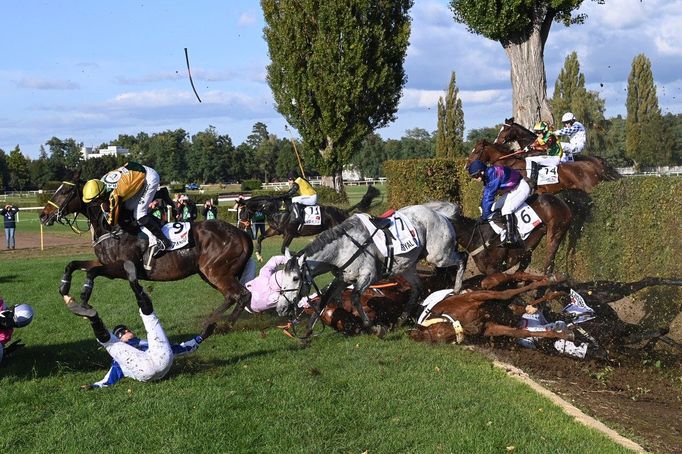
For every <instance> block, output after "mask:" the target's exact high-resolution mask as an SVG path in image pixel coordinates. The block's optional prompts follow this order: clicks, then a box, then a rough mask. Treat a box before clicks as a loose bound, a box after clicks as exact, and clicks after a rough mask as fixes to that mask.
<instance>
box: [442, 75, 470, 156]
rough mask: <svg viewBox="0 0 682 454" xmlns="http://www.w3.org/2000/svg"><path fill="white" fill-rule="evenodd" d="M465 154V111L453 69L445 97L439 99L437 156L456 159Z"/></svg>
mask: <svg viewBox="0 0 682 454" xmlns="http://www.w3.org/2000/svg"><path fill="white" fill-rule="evenodd" d="M464 154H465V151H464V111H463V110H462V99H461V98H460V97H459V89H458V88H457V76H456V75H455V72H454V71H453V72H452V75H451V76H450V84H449V85H448V93H447V95H446V96H445V99H443V97H442V96H441V97H440V98H439V99H438V130H437V131H436V157H437V158H445V159H454V158H455V157H457V156H463V155H464Z"/></svg>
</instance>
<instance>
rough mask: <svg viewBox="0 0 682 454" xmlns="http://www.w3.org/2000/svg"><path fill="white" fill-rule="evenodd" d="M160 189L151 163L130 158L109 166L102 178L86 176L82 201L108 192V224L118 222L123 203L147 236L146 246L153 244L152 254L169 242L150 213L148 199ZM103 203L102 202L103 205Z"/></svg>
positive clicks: (87, 201) (97, 198)
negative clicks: (108, 170) (130, 160)
mask: <svg viewBox="0 0 682 454" xmlns="http://www.w3.org/2000/svg"><path fill="white" fill-rule="evenodd" d="M158 189H159V174H158V173H156V170H154V169H152V168H151V167H147V166H143V165H141V164H138V163H136V162H129V163H127V164H125V165H124V166H123V167H119V168H118V169H115V170H112V171H111V172H109V173H107V174H106V175H104V176H103V177H102V179H101V180H97V179H94V180H89V181H88V182H87V183H85V186H83V202H85V203H90V202H92V201H93V200H100V201H102V202H104V201H105V199H106V198H107V196H108V199H109V200H108V202H109V203H108V210H105V211H108V213H109V215H108V216H107V221H108V222H109V224H110V225H115V224H117V223H118V217H119V210H120V208H121V205H122V204H123V205H124V206H125V207H126V208H127V209H129V210H130V211H132V213H133V217H134V218H135V219H136V220H137V222H138V224H139V225H140V227H141V229H142V230H143V231H144V232H145V233H146V234H147V236H148V237H149V243H148V245H149V247H150V248H151V247H155V250H154V256H156V255H158V254H159V253H160V252H162V251H164V250H166V249H168V248H170V247H171V246H172V243H171V242H170V240H169V239H168V238H166V236H165V235H164V234H163V232H162V231H161V223H160V222H159V220H158V219H157V218H155V217H154V216H153V215H152V214H149V213H148V211H149V203H150V202H151V201H152V200H153V199H154V195H155V194H156V191H157V190H158ZM105 206H106V204H103V207H105Z"/></svg>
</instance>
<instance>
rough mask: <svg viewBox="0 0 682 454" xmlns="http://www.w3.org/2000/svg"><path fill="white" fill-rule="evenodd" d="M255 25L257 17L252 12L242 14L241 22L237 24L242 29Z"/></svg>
mask: <svg viewBox="0 0 682 454" xmlns="http://www.w3.org/2000/svg"><path fill="white" fill-rule="evenodd" d="M255 23H256V15H255V14H253V13H252V12H250V11H247V12H244V13H241V15H240V16H239V21H238V22H237V24H238V25H239V26H240V27H251V26H252V25H254V24H255Z"/></svg>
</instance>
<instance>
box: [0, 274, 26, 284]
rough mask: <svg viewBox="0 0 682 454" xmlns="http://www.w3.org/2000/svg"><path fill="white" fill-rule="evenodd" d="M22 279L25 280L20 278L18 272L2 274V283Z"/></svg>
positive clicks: (0, 280)
mask: <svg viewBox="0 0 682 454" xmlns="http://www.w3.org/2000/svg"><path fill="white" fill-rule="evenodd" d="M21 281H23V279H19V275H18V274H6V275H4V276H0V284H9V283H14V282H21Z"/></svg>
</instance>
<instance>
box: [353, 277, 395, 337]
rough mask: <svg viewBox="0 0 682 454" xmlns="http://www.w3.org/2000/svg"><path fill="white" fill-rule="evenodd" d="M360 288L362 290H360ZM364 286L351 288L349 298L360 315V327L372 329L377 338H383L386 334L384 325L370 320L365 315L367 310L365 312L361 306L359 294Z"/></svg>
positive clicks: (367, 329) (366, 329)
mask: <svg viewBox="0 0 682 454" xmlns="http://www.w3.org/2000/svg"><path fill="white" fill-rule="evenodd" d="M361 288H362V291H361V290H360V289H361ZM365 288H366V287H361V286H359V285H356V288H354V289H353V291H352V292H351V293H350V300H351V302H352V303H353V307H354V308H355V310H356V311H357V313H358V314H359V315H360V319H361V320H362V327H363V328H364V330H365V331H370V330H371V331H373V332H374V334H376V335H377V336H378V337H379V338H383V337H384V336H385V335H386V327H384V326H382V325H375V324H374V323H373V322H372V320H370V319H369V317H368V316H367V312H365V308H364V307H362V301H361V298H360V296H361V295H362V292H363V291H364V289H365Z"/></svg>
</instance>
